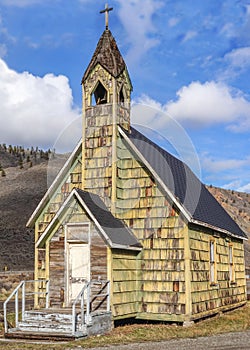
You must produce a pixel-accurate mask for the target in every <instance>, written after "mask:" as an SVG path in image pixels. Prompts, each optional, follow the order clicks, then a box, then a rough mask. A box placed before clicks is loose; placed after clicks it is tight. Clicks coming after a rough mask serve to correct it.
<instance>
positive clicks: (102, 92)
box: [91, 81, 107, 105]
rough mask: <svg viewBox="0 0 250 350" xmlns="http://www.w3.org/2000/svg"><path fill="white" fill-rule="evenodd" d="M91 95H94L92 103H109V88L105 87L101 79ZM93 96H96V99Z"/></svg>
mask: <svg viewBox="0 0 250 350" xmlns="http://www.w3.org/2000/svg"><path fill="white" fill-rule="evenodd" d="M91 96H92V101H91V104H92V105H94V104H96V105H101V104H104V103H107V90H106V89H105V87H104V86H103V85H102V83H101V82H100V81H99V82H98V84H97V86H96V88H95V90H94V91H93V93H92V95H91ZM93 97H94V98H95V100H94V98H93ZM94 102H95V103H94Z"/></svg>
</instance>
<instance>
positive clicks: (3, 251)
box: [0, 148, 65, 270]
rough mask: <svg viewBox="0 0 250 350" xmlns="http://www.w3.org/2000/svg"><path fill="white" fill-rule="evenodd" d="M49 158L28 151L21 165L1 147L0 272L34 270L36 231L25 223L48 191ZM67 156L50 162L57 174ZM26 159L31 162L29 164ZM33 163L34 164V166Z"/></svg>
mask: <svg viewBox="0 0 250 350" xmlns="http://www.w3.org/2000/svg"><path fill="white" fill-rule="evenodd" d="M46 158H47V157H44V158H43V157H42V158H41V156H40V153H39V152H38V153H37V155H36V156H34V155H30V151H26V154H25V157H23V161H22V165H20V159H19V155H16V154H13V153H9V152H8V151H4V150H3V148H0V164H1V167H2V169H4V172H5V175H6V176H1V171H0V270H3V269H4V268H5V266H7V268H8V269H13V270H20V269H32V268H33V266H34V232H33V230H31V229H28V228H26V223H27V220H28V218H29V217H30V215H31V214H32V212H33V211H34V210H35V208H36V206H37V204H38V203H39V201H40V200H41V199H42V197H43V195H44V193H45V192H46V190H47V170H48V160H47V159H46ZM61 158H63V159H62V160H63V162H65V157H59V156H55V157H54V158H53V160H51V161H50V162H49V164H50V169H51V167H52V165H53V170H54V172H55V173H56V172H57V171H58V168H60V167H61V165H62V162H61ZM27 159H28V160H29V161H28V162H27ZM31 162H32V163H31Z"/></svg>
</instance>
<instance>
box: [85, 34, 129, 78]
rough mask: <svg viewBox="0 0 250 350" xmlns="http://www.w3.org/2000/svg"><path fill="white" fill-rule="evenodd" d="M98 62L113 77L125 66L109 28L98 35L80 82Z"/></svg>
mask: <svg viewBox="0 0 250 350" xmlns="http://www.w3.org/2000/svg"><path fill="white" fill-rule="evenodd" d="M98 63H99V64H100V65H101V66H102V67H103V68H105V69H106V70H107V71H108V72H109V73H110V74H111V75H112V76H113V77H115V78H117V77H118V76H119V75H120V74H121V73H122V72H123V70H124V69H125V68H126V64H125V62H124V60H123V58H122V55H121V53H120V51H119V49H118V46H117V44H116V41H115V39H114V37H113V35H112V33H111V31H110V30H109V29H106V30H104V32H103V34H102V36H101V37H100V39H99V42H98V44H97V47H96V50H95V52H94V55H93V57H92V59H91V61H90V63H89V65H88V68H87V69H86V71H85V73H84V76H83V78H82V83H83V82H84V80H85V79H87V77H88V75H89V73H90V72H91V70H92V69H93V68H94V67H95V66H96V65H97V64H98Z"/></svg>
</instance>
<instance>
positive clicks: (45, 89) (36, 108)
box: [0, 59, 80, 147]
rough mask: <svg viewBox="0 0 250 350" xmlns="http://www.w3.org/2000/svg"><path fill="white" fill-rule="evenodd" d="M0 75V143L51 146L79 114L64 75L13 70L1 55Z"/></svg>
mask: <svg viewBox="0 0 250 350" xmlns="http://www.w3.org/2000/svg"><path fill="white" fill-rule="evenodd" d="M0 76H1V80H0V105H1V114H0V123H1V128H0V142H1V143H3V142H6V143H11V144H20V145H25V146H31V145H33V146H35V145H37V146H39V147H52V146H53V144H54V142H55V140H56V138H57V136H58V134H59V133H60V132H61V131H62V130H63V129H65V128H66V127H67V126H68V125H69V124H70V123H72V121H73V120H74V119H75V118H77V117H78V116H79V114H80V113H79V111H78V110H76V109H74V107H73V97H72V91H71V88H70V86H69V81H68V78H67V77H65V76H62V75H60V76H55V75H53V74H46V75H45V76H44V77H38V76H34V75H32V74H30V73H28V72H23V73H17V72H15V71H14V70H11V69H10V68H9V67H8V66H7V65H6V63H5V62H4V61H3V60H1V59H0ZM78 137H79V135H77V138H78ZM74 142H75V140H74Z"/></svg>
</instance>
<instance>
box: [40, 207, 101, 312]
mask: <svg viewBox="0 0 250 350" xmlns="http://www.w3.org/2000/svg"><path fill="white" fill-rule="evenodd" d="M60 222H61V223H58V225H57V226H56V227H55V228H54V231H52V232H51V235H50V237H49V238H48V240H47V243H46V248H45V249H44V248H40V249H38V271H39V273H40V276H42V279H45V278H47V279H50V306H52V307H53V306H54V307H55V306H57V307H63V306H65V303H66V288H67V282H66V275H67V274H66V271H67V267H66V266H67V253H66V247H65V226H64V224H63V223H67V224H81V223H83V224H86V223H90V279H91V280H97V281H102V280H103V281H104V280H105V281H106V280H107V246H106V244H105V242H104V241H103V239H102V237H101V236H100V234H99V232H98V230H97V229H96V227H95V225H94V224H93V223H92V222H91V221H90V219H89V218H88V216H87V215H86V214H85V213H84V211H83V209H82V208H81V207H80V206H79V205H78V204H77V205H76V204H75V203H71V205H70V207H69V209H68V210H67V212H66V213H65V214H64V216H63V217H62V218H61V221H60ZM99 288H100V286H99V284H96V285H93V286H92V293H94V292H95V291H96V290H99ZM39 291H40V292H42V291H43V292H44V291H45V284H40V285H39ZM39 299H40V300H38V299H37V300H36V305H40V306H43V305H44V296H42V297H40V298H39ZM99 301H100V300H99ZM97 304H98V300H96V302H95V303H93V305H92V306H93V307H95V306H96V305H97Z"/></svg>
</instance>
